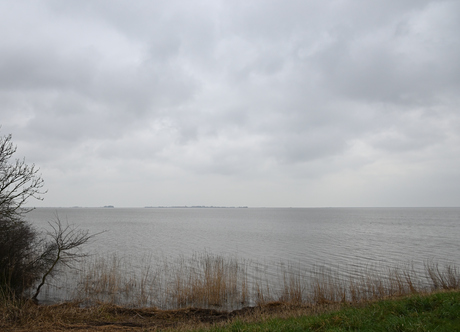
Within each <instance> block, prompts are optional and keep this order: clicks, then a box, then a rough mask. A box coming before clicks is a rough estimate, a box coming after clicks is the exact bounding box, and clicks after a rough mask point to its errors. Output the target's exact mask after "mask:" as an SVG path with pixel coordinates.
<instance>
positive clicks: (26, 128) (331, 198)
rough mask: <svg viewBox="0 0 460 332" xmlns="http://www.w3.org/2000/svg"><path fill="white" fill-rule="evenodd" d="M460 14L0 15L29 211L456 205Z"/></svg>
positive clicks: (301, 5) (222, 9)
mask: <svg viewBox="0 0 460 332" xmlns="http://www.w3.org/2000/svg"><path fill="white" fill-rule="evenodd" d="M459 32H460V1H458V0H455V1H425V0H390V1H388V0H376V1H368V0H324V1H317V0H314V1H313V0H311V1H309V0H295V1H294V0H292V1H273V0H244V1H239V0H228V1H217V0H208V1H193V0H187V1H185V0H182V1H171V0H168V1H151V0H149V1H147V0H145V1H141V0H138V1H121V0H105V1H103V0H100V1H98V0H91V1H89V0H88V1H86V0H78V1H76V0H67V1H62V0H42V1H32V0H30V1H26V0H24V1H22V0H4V1H0V125H1V126H2V127H1V129H0V134H1V135H6V134H10V133H11V134H12V135H13V142H14V143H15V144H16V145H17V147H18V152H17V155H16V156H17V157H18V158H22V157H25V158H26V162H28V163H35V164H36V165H37V166H38V167H40V169H41V173H42V176H43V178H44V180H45V187H46V189H48V193H47V194H46V195H45V196H44V198H45V199H44V201H43V202H38V201H30V202H29V205H32V206H53V207H57V206H102V205H115V206H117V207H137V206H139V207H143V206H148V205H152V206H159V205H165V206H169V205H214V206H241V205H247V206H254V207H257V206H267V207H272V206H273V207H285V206H286V207H287V206H293V207H322V206H459V205H460V34H459Z"/></svg>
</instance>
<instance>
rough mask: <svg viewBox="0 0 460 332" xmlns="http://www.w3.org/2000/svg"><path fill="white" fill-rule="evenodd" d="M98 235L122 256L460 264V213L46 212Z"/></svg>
mask: <svg viewBox="0 0 460 332" xmlns="http://www.w3.org/2000/svg"><path fill="white" fill-rule="evenodd" d="M56 213H57V214H58V216H59V218H60V219H61V220H62V221H68V222H69V223H71V224H75V225H76V226H78V227H80V228H83V229H89V230H90V232H92V233H97V232H101V231H106V232H105V233H102V234H100V235H98V236H97V238H96V240H95V241H93V243H91V244H89V245H88V246H87V247H86V248H87V249H88V250H89V251H90V252H97V253H118V254H120V255H122V256H141V255H149V254H152V253H154V254H156V255H158V254H159V255H163V256H166V257H172V258H174V257H178V256H181V255H182V256H185V257H187V256H188V255H191V254H192V253H197V252H198V253H200V252H204V251H206V252H209V253H212V254H218V255H224V256H232V257H235V256H236V257H239V258H244V259H248V260H254V261H257V262H259V263H265V264H267V265H268V266H269V265H270V264H272V263H280V262H284V263H287V262H290V263H293V264H296V265H298V266H301V267H304V268H309V267H312V266H314V265H321V266H338V265H341V266H343V265H347V266H369V265H376V264H377V265H379V266H397V265H399V264H407V263H415V264H416V265H417V264H423V263H424V262H426V261H427V260H434V261H436V262H439V263H453V264H457V265H458V264H459V263H460V241H459V238H460V228H459V226H460V208H240V209H233V208H176V209H172V208H171V209H170V208H145V209H144V208H114V209H110V208H59V209H54V208H39V209H36V210H34V211H32V212H31V213H29V215H28V218H29V219H30V220H31V221H32V222H33V223H34V224H35V225H37V226H39V227H42V226H43V227H45V226H46V223H47V221H50V220H53V219H55V214H56Z"/></svg>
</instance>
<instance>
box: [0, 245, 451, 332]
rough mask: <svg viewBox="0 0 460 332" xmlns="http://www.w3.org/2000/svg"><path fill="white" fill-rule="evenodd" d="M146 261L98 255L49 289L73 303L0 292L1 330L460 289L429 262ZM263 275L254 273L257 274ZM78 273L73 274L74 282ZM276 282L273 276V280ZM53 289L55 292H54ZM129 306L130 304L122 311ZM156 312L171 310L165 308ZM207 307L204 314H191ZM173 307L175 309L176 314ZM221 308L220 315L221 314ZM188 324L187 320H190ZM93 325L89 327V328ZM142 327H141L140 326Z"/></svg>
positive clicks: (209, 315)
mask: <svg viewBox="0 0 460 332" xmlns="http://www.w3.org/2000/svg"><path fill="white" fill-rule="evenodd" d="M150 262H152V260H151V258H144V259H143V260H140V261H138V262H136V261H135V260H133V259H125V258H120V257H117V256H110V257H93V258H92V259H91V260H88V261H86V263H85V264H84V265H82V266H81V267H80V268H79V269H78V270H76V271H71V272H72V273H71V274H68V275H66V276H67V279H60V280H58V282H61V284H59V283H58V284H55V285H54V286H49V289H48V292H52V291H53V289H54V290H56V289H57V290H58V291H61V292H62V289H63V285H62V283H68V284H70V285H72V289H67V293H66V298H67V300H68V302H66V303H65V304H60V305H51V306H36V305H34V304H33V303H32V302H28V301H20V300H17V299H16V298H15V297H14V296H11V294H8V293H2V294H0V320H1V323H0V329H2V330H7V328H11V329H14V328H17V327H21V328H24V329H25V330H27V329H29V328H30V329H35V330H40V329H41V330H44V331H45V330H49V329H50V327H51V326H53V329H54V330H59V329H62V330H65V329H67V328H68V327H69V326H72V329H76V330H78V329H79V328H81V329H82V330H84V329H85V328H86V329H98V330H103V329H105V328H107V329H109V326H111V328H110V329H109V330H116V329H117V328H120V329H122V328H123V329H125V330H126V329H128V328H131V327H132V328H137V327H140V326H142V327H143V328H145V329H146V330H150V329H151V330H155V329H156V328H157V327H158V326H161V327H162V328H165V327H168V326H174V327H175V328H177V327H178V326H179V325H181V324H186V323H184V322H186V321H187V322H194V323H193V324H196V323H197V322H205V323H209V322H217V321H224V320H228V319H229V318H230V317H232V315H234V314H232V313H231V311H232V310H235V309H241V308H243V307H246V308H248V306H251V307H252V309H251V310H249V309H243V310H242V311H233V313H237V314H241V313H248V312H251V313H252V314H257V315H258V317H259V319H260V317H261V315H262V316H263V315H264V313H265V314H267V313H268V314H269V313H270V312H271V311H273V310H276V311H277V312H278V313H279V312H282V311H283V310H287V311H289V312H291V314H292V312H293V308H298V309H296V310H301V311H302V312H305V310H307V311H308V310H309V311H312V310H322V309H321V308H324V307H330V306H337V305H341V304H344V303H364V302H368V301H373V300H378V299H384V298H387V297H395V296H403V295H408V294H414V293H426V292H432V291H437V290H453V289H459V288H460V273H459V271H458V269H457V268H456V267H455V266H451V265H447V266H445V267H442V268H441V267H440V266H439V265H438V264H435V263H427V264H426V265H425V268H424V271H421V272H420V271H419V272H416V270H415V269H414V268H412V267H410V266H409V267H404V268H393V269H389V270H388V271H387V273H382V272H377V271H380V270H378V269H375V268H362V269H360V270H356V269H354V270H352V271H347V272H348V273H345V274H344V273H343V272H344V271H343V269H339V268H337V269H336V270H332V269H329V268H325V267H317V268H314V269H313V270H312V271H301V270H300V269H298V268H294V267H293V266H290V265H287V266H284V265H282V267H281V268H280V269H279V273H278V276H277V278H275V279H273V278H271V279H270V278H268V277H266V276H265V277H264V275H263V272H260V271H262V269H259V268H258V267H257V265H256V264H254V263H250V262H244V261H241V260H238V259H236V258H225V257H222V256H216V255H212V254H208V253H204V254H194V255H193V256H191V258H185V257H182V258H180V259H178V260H176V261H173V262H168V261H167V260H166V259H163V260H159V259H155V260H154V262H156V264H155V265H153V264H151V263H150ZM254 270H255V271H259V272H257V273H256V274H254V273H253V272H252V271H254ZM70 276H72V277H70ZM272 277H273V276H272ZM53 287H54V288H53ZM119 305H122V306H123V307H120V306H119ZM157 308H162V309H168V310H166V311H165V310H160V309H157ZM191 308H203V309H191ZM172 309H174V310H172ZM215 309H218V310H219V311H216V310H215ZM187 324H188V323H187ZM85 326H86V327H85ZM136 326H137V327H136Z"/></svg>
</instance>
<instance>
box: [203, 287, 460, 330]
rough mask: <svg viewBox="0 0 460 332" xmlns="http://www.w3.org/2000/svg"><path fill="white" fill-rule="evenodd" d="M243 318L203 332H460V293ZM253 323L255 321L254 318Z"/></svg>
mask: <svg viewBox="0 0 460 332" xmlns="http://www.w3.org/2000/svg"><path fill="white" fill-rule="evenodd" d="M284 315H285V316H291V317H288V318H286V317H284V318H279V317H273V316H277V315H271V316H270V315H268V316H265V317H263V316H262V317H260V318H259V320H258V321H256V322H254V321H245V319H244V318H240V319H236V320H235V321H233V322H231V323H229V324H225V325H222V326H215V327H212V328H207V329H201V330H200V331H215V332H217V331H219V332H225V331H419V332H421V331H427V332H428V331H460V292H458V291H455V292H444V293H436V294H429V295H427V294H425V295H412V296H409V297H405V298H398V299H391V300H390V299H387V300H381V301H378V302H373V303H367V304H365V305H363V304H361V305H356V304H355V305H346V306H344V307H343V308H342V309H340V310H333V311H330V312H327V313H323V314H319V315H315V314H308V313H307V314H302V313H300V314H299V313H296V312H295V310H293V313H291V314H289V312H287V313H284ZM251 319H254V317H252V318H251Z"/></svg>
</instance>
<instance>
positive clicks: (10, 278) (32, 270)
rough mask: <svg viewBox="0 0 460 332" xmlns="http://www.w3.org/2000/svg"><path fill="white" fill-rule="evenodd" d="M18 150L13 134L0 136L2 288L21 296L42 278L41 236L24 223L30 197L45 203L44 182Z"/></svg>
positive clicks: (0, 283) (0, 259)
mask: <svg viewBox="0 0 460 332" xmlns="http://www.w3.org/2000/svg"><path fill="white" fill-rule="evenodd" d="M15 152H16V147H15V146H14V145H13V143H12V141H11V135H6V136H0V289H4V290H9V291H12V292H13V293H16V294H18V295H20V294H22V292H23V291H24V290H25V289H27V288H29V287H31V286H32V285H33V284H34V283H35V282H36V281H37V280H38V278H39V276H40V275H41V271H42V268H43V265H42V264H41V263H40V262H39V261H37V256H39V254H38V252H37V247H38V245H39V243H40V239H39V237H38V233H37V231H36V230H35V229H33V227H32V226H31V225H30V224H29V223H28V222H26V221H25V220H24V218H23V217H24V215H25V213H27V212H28V211H30V210H31V209H27V208H24V206H23V205H24V203H25V202H26V201H27V200H28V199H29V198H36V199H39V200H41V199H42V195H43V194H45V193H46V191H43V190H42V188H43V183H44V182H43V179H42V178H41V175H40V174H39V173H38V172H39V169H38V168H37V167H35V165H34V164H32V165H27V164H26V163H25V160H24V159H22V160H21V159H12V158H13V155H14V153H15Z"/></svg>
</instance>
